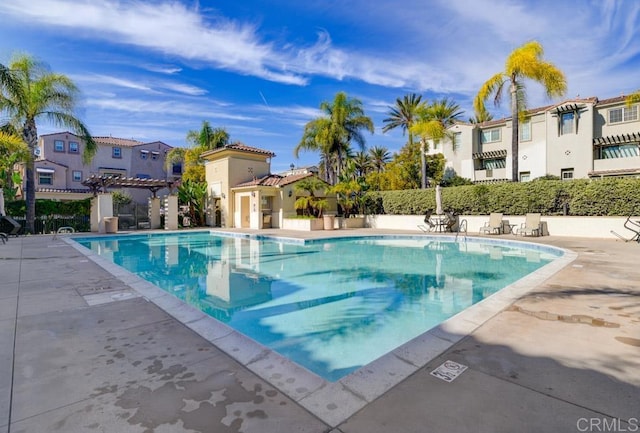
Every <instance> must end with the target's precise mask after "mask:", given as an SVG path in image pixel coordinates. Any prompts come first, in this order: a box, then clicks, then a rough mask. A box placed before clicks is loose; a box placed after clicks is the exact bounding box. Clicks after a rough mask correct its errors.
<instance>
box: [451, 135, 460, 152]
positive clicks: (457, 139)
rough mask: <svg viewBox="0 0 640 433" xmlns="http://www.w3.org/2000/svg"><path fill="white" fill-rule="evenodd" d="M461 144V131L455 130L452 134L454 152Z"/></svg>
mask: <svg viewBox="0 0 640 433" xmlns="http://www.w3.org/2000/svg"><path fill="white" fill-rule="evenodd" d="M461 146H462V132H455V133H454V134H453V151H454V152H456V151H458V150H460V147H461Z"/></svg>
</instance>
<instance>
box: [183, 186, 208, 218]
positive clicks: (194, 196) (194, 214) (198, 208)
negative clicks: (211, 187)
mask: <svg viewBox="0 0 640 433" xmlns="http://www.w3.org/2000/svg"><path fill="white" fill-rule="evenodd" d="M178 201H179V202H180V203H181V204H183V205H185V206H188V207H189V218H190V219H191V221H193V224H194V225H196V226H203V225H204V223H205V208H206V201H207V184H206V182H194V181H191V180H186V181H184V182H182V184H181V185H180V186H179V187H178Z"/></svg>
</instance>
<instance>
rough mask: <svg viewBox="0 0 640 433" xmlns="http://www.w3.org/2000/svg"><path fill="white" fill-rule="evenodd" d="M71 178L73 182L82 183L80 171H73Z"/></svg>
mask: <svg viewBox="0 0 640 433" xmlns="http://www.w3.org/2000/svg"><path fill="white" fill-rule="evenodd" d="M72 178H73V181H74V182H82V171H80V170H73V172H72Z"/></svg>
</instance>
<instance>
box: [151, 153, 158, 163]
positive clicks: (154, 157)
mask: <svg viewBox="0 0 640 433" xmlns="http://www.w3.org/2000/svg"><path fill="white" fill-rule="evenodd" d="M158 155H160V153H159V152H151V159H153V160H154V161H155V160H156V159H158Z"/></svg>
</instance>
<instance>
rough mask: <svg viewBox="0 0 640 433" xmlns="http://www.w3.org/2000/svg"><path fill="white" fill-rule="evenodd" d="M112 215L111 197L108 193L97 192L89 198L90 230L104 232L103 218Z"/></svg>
mask: <svg viewBox="0 0 640 433" xmlns="http://www.w3.org/2000/svg"><path fill="white" fill-rule="evenodd" d="M112 216H113V197H112V196H111V194H110V193H107V194H98V195H97V196H95V197H94V198H93V200H91V231H92V232H98V233H106V232H107V231H106V227H105V223H104V219H105V218H109V217H112Z"/></svg>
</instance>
